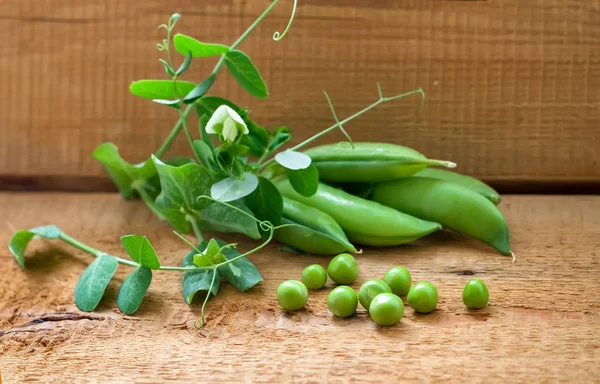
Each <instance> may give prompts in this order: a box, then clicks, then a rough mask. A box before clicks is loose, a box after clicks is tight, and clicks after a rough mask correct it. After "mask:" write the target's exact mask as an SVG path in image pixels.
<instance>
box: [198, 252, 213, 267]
mask: <svg viewBox="0 0 600 384" xmlns="http://www.w3.org/2000/svg"><path fill="white" fill-rule="evenodd" d="M194 265H195V266H196V267H210V266H211V265H213V263H212V262H211V260H210V258H209V257H208V256H206V255H203V254H201V253H197V254H195V255H194Z"/></svg>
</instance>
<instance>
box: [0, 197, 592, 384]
mask: <svg viewBox="0 0 600 384" xmlns="http://www.w3.org/2000/svg"><path fill="white" fill-rule="evenodd" d="M501 208H502V211H503V212H504V213H505V215H506V217H507V220H508V222H509V226H510V229H511V235H512V239H513V249H514V250H515V251H516V252H517V254H518V256H519V259H518V262H517V263H516V264H512V263H511V262H510V259H509V258H506V257H503V256H499V255H497V254H495V253H494V252H492V251H491V250H490V249H488V248H486V247H485V246H481V245H479V244H478V243H476V242H474V241H471V240H468V239H465V238H463V237H462V236H459V235H455V234H451V233H438V234H435V235H433V236H430V237H428V238H426V239H423V240H422V241H419V242H417V243H414V244H413V245H410V246H403V247H397V248H390V249H377V250H375V249H365V252H364V254H362V255H360V256H358V261H359V265H360V268H361V274H360V277H359V281H358V282H357V283H356V284H354V287H355V288H357V287H358V286H359V284H360V283H362V282H363V281H365V280H367V279H369V278H374V277H381V276H383V274H384V273H385V271H386V270H387V269H388V268H389V267H391V266H393V265H397V264H402V265H405V266H406V267H408V268H409V269H410V270H411V271H412V273H413V276H414V278H415V279H416V280H428V281H431V282H433V283H434V284H436V285H437V287H438V290H439V293H440V303H439V306H438V309H437V310H436V311H434V312H433V313H432V314H430V315H419V316H417V315H415V313H414V312H413V311H412V310H411V309H410V308H407V309H406V312H405V317H404V319H403V320H402V322H401V324H400V325H397V326H394V327H390V328H381V327H379V326H377V325H375V324H374V323H373V322H372V321H371V320H370V319H369V318H368V316H367V314H366V313H365V311H364V310H363V309H361V310H359V311H358V314H357V315H356V316H354V317H352V318H350V319H346V320H343V319H334V318H333V317H332V316H331V315H330V313H329V312H328V310H327V306H326V296H327V294H328V292H329V291H330V289H331V286H332V285H331V283H328V285H327V287H326V288H325V289H323V290H321V291H318V292H312V293H311V296H310V299H309V304H308V306H307V308H306V310H303V311H300V312H298V313H295V314H286V313H284V312H283V311H282V310H281V309H280V308H279V307H278V305H277V302H276V299H275V290H276V287H277V285H278V284H279V283H280V282H281V281H282V280H284V279H297V278H299V277H300V273H301V271H302V268H303V267H305V266H306V265H308V264H309V263H315V262H317V263H322V264H324V265H325V264H326V263H327V262H328V258H326V257H314V256H308V255H303V256H296V255H292V254H289V253H284V252H280V251H278V245H275V244H273V245H272V246H268V247H267V248H266V250H265V251H264V252H261V253H260V254H257V255H255V256H253V257H252V260H253V261H254V262H255V263H256V265H257V267H258V268H259V269H260V271H261V272H262V273H263V275H264V277H265V282H264V283H262V284H260V286H258V287H256V288H253V289H252V290H250V291H249V292H247V293H240V292H237V291H235V290H234V289H232V287H231V286H228V285H227V284H224V285H223V286H222V291H221V292H220V293H219V295H218V296H217V298H216V299H213V300H211V301H210V302H209V305H208V307H207V313H208V327H207V329H205V330H197V329H195V328H194V326H193V323H194V321H195V320H197V319H198V317H199V315H200V308H199V307H200V305H199V304H197V303H196V304H194V305H192V306H191V307H190V306H188V305H187V304H185V302H184V301H183V299H182V297H181V293H180V284H181V276H180V275H179V274H178V273H172V272H158V273H156V274H155V277H154V281H153V282H152V285H151V287H150V290H149V294H148V296H147V297H146V299H145V300H144V302H143V304H142V306H141V309H140V311H139V312H138V313H137V314H136V315H135V316H133V317H127V316H123V315H122V314H120V313H119V312H118V311H117V310H116V306H115V295H116V292H117V290H118V287H119V284H120V281H122V279H123V278H124V276H125V275H126V272H127V268H126V267H122V266H121V267H119V271H118V273H117V277H116V280H117V281H113V282H112V283H111V284H110V285H109V287H108V291H107V292H108V294H107V297H106V298H105V299H104V300H103V301H102V302H101V304H100V306H99V308H98V310H97V311H96V312H94V313H88V314H84V313H81V312H79V311H78V310H77V308H76V307H75V305H74V303H73V288H74V286H75V283H76V281H77V279H78V277H79V275H80V273H81V272H82V271H83V269H84V268H85V266H86V265H87V264H88V263H90V261H91V260H92V258H91V256H88V255H84V254H82V253H81V252H79V251H76V250H74V249H72V248H68V247H65V246H62V245H60V244H59V243H57V242H48V241H39V242H36V243H35V244H32V245H33V246H32V247H31V248H30V250H29V252H28V257H27V267H28V269H27V271H26V272H23V271H21V270H20V269H19V268H18V267H17V265H16V263H15V262H14V261H13V260H12V256H10V255H9V253H8V251H7V249H6V244H7V242H8V239H9V237H10V235H11V231H10V230H2V231H1V232H0V245H1V247H0V319H1V320H0V330H1V331H2V332H3V333H4V334H3V336H0V356H1V362H0V366H1V372H2V379H3V380H4V383H17V382H19V383H20V382H38V381H39V382H56V381H61V382H82V381H85V382H88V381H90V382H141V383H149V382H166V381H173V382H199V381H209V380H210V381H213V382H233V381H235V382H240V381H242V382H291V381H294V382H344V383H348V382H399V381H400V379H402V380H411V381H415V382H422V381H423V380H424V379H428V380H427V381H429V380H433V381H440V382H448V381H455V382H465V381H469V382H484V381H486V382H494V381H498V382H515V383H516V382H577V383H586V382H594V381H597V380H598V377H599V375H600V364H599V363H600V333H599V332H598V324H600V297H599V296H598V292H600V258H599V256H598V249H600V214H599V213H600V197H598V196H596V197H578V196H572V197H561V196H554V197H540V196H528V197H525V196H506V197H505V198H504V202H503V203H502V205H501ZM0 212H1V214H0V215H1V216H0V219H1V220H0V222H2V223H4V222H6V220H10V222H11V223H12V225H14V226H15V227H17V228H28V227H31V226H35V225H40V224H50V223H55V224H57V225H59V226H60V227H61V228H62V229H63V230H64V231H66V232H67V233H70V234H71V235H72V236H74V237H76V238H79V239H81V240H83V241H85V242H87V243H88V244H90V245H92V246H95V247H97V248H101V249H103V250H105V251H106V252H110V253H113V254H115V255H123V254H124V253H123V251H122V249H121V246H120V243H119V240H118V239H119V236H121V235H123V234H127V233H142V234H145V235H147V236H148V237H149V239H150V240H151V241H152V243H153V244H154V246H155V248H156V250H157V251H158V253H159V256H160V258H161V262H162V263H163V264H170V265H177V264H179V262H180V260H181V258H182V256H183V254H184V253H185V252H187V251H186V249H185V247H184V246H183V245H182V243H181V242H180V241H179V240H178V239H176V238H175V237H174V236H173V235H172V234H171V231H170V230H169V228H168V227H167V226H166V225H164V224H160V223H159V222H158V221H157V220H156V219H154V218H153V217H152V216H151V215H150V213H149V212H148V211H147V209H146V208H145V207H143V206H142V205H141V204H139V202H131V203H125V202H123V201H121V200H120V198H119V197H118V196H116V195H115V194H53V193H44V194H39V193H30V194H25V193H21V194H12V193H3V194H0ZM231 239H236V240H241V241H240V247H241V248H242V249H248V248H249V247H251V246H252V244H251V243H250V242H248V241H245V240H243V239H241V238H235V237H233V238H230V240H231ZM470 278H480V279H483V280H484V281H485V282H486V284H487V285H488V287H489V289H490V296H491V298H490V305H489V306H488V307H487V308H485V309H483V310H479V311H471V310H467V309H466V308H465V307H464V306H463V304H462V303H461V299H460V296H461V291H462V287H463V286H464V284H465V283H466V282H467V281H468V280H469V279H470ZM209 378H210V379H209Z"/></svg>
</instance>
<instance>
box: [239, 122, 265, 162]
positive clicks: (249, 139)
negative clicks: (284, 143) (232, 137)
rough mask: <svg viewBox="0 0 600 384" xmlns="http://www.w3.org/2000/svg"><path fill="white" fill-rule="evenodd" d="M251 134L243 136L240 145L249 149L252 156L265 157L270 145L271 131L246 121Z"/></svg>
mask: <svg viewBox="0 0 600 384" xmlns="http://www.w3.org/2000/svg"><path fill="white" fill-rule="evenodd" d="M245 121H246V125H247V126H248V131H249V133H248V134H246V135H243V136H242V139H241V140H240V144H243V145H245V146H247V147H248V148H249V150H248V153H250V154H251V155H252V156H255V157H260V156H262V155H263V153H264V152H265V150H266V149H267V145H268V144H269V131H268V130H267V129H266V128H263V127H261V126H259V125H256V124H255V123H254V122H252V121H251V120H250V119H246V120H245Z"/></svg>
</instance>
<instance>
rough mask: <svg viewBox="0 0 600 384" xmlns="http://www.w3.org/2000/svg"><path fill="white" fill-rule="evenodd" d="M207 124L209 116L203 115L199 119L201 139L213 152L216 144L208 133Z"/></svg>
mask: <svg viewBox="0 0 600 384" xmlns="http://www.w3.org/2000/svg"><path fill="white" fill-rule="evenodd" d="M207 123H208V116H207V115H202V116H200V117H199V118H198V129H199V130H200V137H201V138H202V141H203V142H204V144H206V145H207V146H208V147H209V148H210V150H211V151H213V150H214V149H215V144H214V143H213V141H212V139H211V138H210V136H209V135H208V133H207V132H206V124H207Z"/></svg>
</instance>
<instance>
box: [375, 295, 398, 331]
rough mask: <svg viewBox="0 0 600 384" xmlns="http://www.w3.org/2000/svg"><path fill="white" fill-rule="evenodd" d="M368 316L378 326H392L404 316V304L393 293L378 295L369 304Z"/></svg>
mask: <svg viewBox="0 0 600 384" xmlns="http://www.w3.org/2000/svg"><path fill="white" fill-rule="evenodd" d="M369 315H371V319H373V321H374V322H376V323H377V324H379V325H394V324H396V323H398V322H400V320H402V316H404V303H403V302H402V299H400V298H399V297H398V296H396V295H394V294H393V293H380V294H379V295H377V296H375V298H374V299H373V301H372V302H371V307H370V308H369Z"/></svg>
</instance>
